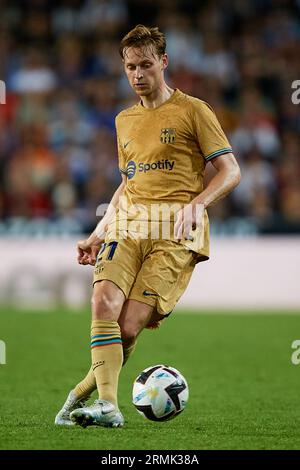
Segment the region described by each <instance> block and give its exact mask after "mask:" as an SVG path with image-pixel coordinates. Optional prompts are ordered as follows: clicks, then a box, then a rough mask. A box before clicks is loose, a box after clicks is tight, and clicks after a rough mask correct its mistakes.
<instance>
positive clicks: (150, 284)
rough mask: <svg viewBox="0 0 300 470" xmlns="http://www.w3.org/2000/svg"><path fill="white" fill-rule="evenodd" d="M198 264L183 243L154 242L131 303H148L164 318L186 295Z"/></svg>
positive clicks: (132, 292) (130, 295) (136, 282)
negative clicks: (133, 301)
mask: <svg viewBox="0 0 300 470" xmlns="http://www.w3.org/2000/svg"><path fill="white" fill-rule="evenodd" d="M195 264H196V258H195V255H194V253H193V252H191V251H189V250H187V249H186V248H185V247H184V246H183V245H181V244H180V243H176V242H172V241H168V240H160V241H157V242H153V248H152V250H151V252H150V254H149V255H148V256H147V258H146V259H145V261H144V262H143V264H142V266H141V269H140V271H139V273H138V275H137V278H136V280H135V283H134V285H133V287H132V290H131V292H130V294H129V299H133V300H138V301H140V302H145V303H147V304H148V305H150V306H152V307H154V310H156V311H157V313H158V314H160V315H161V318H163V317H164V316H166V315H168V314H169V313H170V312H171V311H172V310H173V308H174V307H175V305H176V303H177V302H178V300H179V298H180V297H181V295H182V294H183V292H184V291H185V289H186V287H187V285H188V283H189V280H190V278H191V275H192V272H193V270H194V267H195Z"/></svg>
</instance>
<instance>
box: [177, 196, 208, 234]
mask: <svg viewBox="0 0 300 470" xmlns="http://www.w3.org/2000/svg"><path fill="white" fill-rule="evenodd" d="M203 216H204V204H199V203H198V204H195V203H193V202H191V203H190V204H187V205H186V206H185V207H184V208H183V209H180V211H178V212H177V214H176V218H175V225H174V237H175V239H176V240H191V239H192V238H193V237H192V234H191V232H192V230H195V229H196V228H198V227H201V226H202V220H203Z"/></svg>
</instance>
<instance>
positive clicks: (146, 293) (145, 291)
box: [143, 290, 158, 297]
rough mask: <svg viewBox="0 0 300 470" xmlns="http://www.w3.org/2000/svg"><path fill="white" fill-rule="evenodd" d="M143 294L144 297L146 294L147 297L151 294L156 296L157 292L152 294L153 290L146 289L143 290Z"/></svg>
mask: <svg viewBox="0 0 300 470" xmlns="http://www.w3.org/2000/svg"><path fill="white" fill-rule="evenodd" d="M143 295H145V296H146V297H147V296H148V297H149V296H151V295H153V296H154V297H157V296H158V294H154V293H153V292H149V291H147V290H144V292H143Z"/></svg>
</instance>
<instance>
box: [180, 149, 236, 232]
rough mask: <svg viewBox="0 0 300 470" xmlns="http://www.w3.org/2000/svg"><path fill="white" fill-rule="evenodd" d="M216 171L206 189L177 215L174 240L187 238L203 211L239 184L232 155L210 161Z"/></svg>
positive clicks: (198, 222) (200, 218)
mask: <svg viewBox="0 0 300 470" xmlns="http://www.w3.org/2000/svg"><path fill="white" fill-rule="evenodd" d="M210 161H211V163H212V165H213V166H214V168H215V170H216V174H215V176H214V177H213V178H212V179H211V180H210V182H209V184H208V185H207V187H206V188H205V189H204V190H203V191H202V192H201V193H200V194H199V195H198V196H196V197H195V199H193V201H192V202H191V203H190V204H188V205H187V206H186V207H184V208H183V209H181V210H180V211H179V212H178V213H177V218H176V223H175V227H174V234H175V238H176V239H178V240H179V239H182V238H188V237H189V234H190V232H191V230H192V229H195V228H196V227H197V226H199V225H200V224H201V222H202V220H203V215H204V211H205V209H207V208H208V207H210V206H212V205H213V204H215V203H216V202H218V201H219V200H220V199H222V198H223V197H225V196H227V194H229V193H230V192H231V191H232V190H233V189H234V188H235V187H236V186H237V185H238V184H239V182H240V180H241V172H240V167H239V165H238V163H237V161H236V159H235V157H234V155H233V154H232V153H227V154H225V155H220V156H219V157H215V158H213V159H211V160H210Z"/></svg>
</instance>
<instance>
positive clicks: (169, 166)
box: [126, 160, 175, 180]
mask: <svg viewBox="0 0 300 470" xmlns="http://www.w3.org/2000/svg"><path fill="white" fill-rule="evenodd" d="M174 165H175V161H174V160H173V161H170V160H158V161H156V162H150V163H139V164H138V172H139V173H148V171H151V170H152V171H153V170H154V171H155V170H168V171H172V170H173V168H174ZM136 171H137V166H136V164H135V162H134V161H133V160H130V162H128V163H127V169H126V174H127V178H128V179H129V180H131V179H132V178H133V177H134V175H135V174H136Z"/></svg>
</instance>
